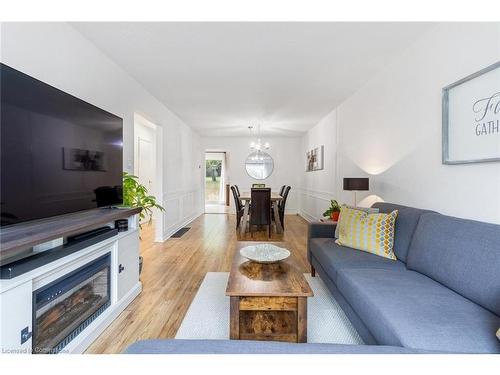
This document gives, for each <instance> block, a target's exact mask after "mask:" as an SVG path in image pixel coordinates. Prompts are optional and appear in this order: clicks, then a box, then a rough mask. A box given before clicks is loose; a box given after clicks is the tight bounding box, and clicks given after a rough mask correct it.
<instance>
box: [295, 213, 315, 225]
mask: <svg viewBox="0 0 500 375" xmlns="http://www.w3.org/2000/svg"><path fill="white" fill-rule="evenodd" d="M298 215H299V216H300V217H302V218H303V219H304V220H306V221H308V222H309V223H311V222H313V221H319V219H318V218H316V217H314V216H312V215H310V214H308V213H307V212H304V211H299V212H298Z"/></svg>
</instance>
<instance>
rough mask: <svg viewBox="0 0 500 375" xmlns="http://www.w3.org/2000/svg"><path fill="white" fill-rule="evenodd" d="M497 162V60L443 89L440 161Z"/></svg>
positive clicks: (499, 119)
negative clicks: (441, 158)
mask: <svg viewBox="0 0 500 375" xmlns="http://www.w3.org/2000/svg"><path fill="white" fill-rule="evenodd" d="M491 161H500V62H497V63H495V64H493V65H490V66H489V67H487V68H485V69H483V70H481V71H479V72H477V73H474V74H472V75H470V76H468V77H465V78H464V79H461V80H460V81H458V82H455V83H453V84H451V85H449V86H446V87H445V88H443V164H466V163H482V162H491Z"/></svg>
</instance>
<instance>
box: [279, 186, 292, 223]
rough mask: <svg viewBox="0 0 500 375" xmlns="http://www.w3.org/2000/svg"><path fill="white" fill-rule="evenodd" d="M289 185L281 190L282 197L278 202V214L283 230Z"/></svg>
mask: <svg viewBox="0 0 500 375" xmlns="http://www.w3.org/2000/svg"><path fill="white" fill-rule="evenodd" d="M290 189H291V187H290V186H287V187H286V188H285V191H284V192H283V195H282V197H283V199H282V200H281V201H280V202H279V204H278V213H279V215H280V221H281V227H282V228H283V230H285V207H286V201H287V199H288V193H289V192H290Z"/></svg>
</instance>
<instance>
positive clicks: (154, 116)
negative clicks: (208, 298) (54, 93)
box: [1, 23, 202, 239]
mask: <svg viewBox="0 0 500 375" xmlns="http://www.w3.org/2000/svg"><path fill="white" fill-rule="evenodd" d="M1 29H2V30H1V60H2V62H3V63H5V64H7V65H9V66H11V67H13V68H15V69H18V70H20V71H22V72H24V73H26V74H29V75H31V76H33V77H35V78H37V79H40V80H41V81H44V82H46V83H48V84H50V85H53V86H55V87H57V88H59V89H61V90H63V91H65V92H68V93H70V94H72V95H75V96H76V97H78V98H81V99H83V100H85V101H87V102H90V103H92V104H94V105H96V106H98V107H100V108H103V109H104V110H107V111H109V112H112V113H114V114H116V115H118V116H120V117H122V118H123V125H124V131H123V138H124V145H123V151H124V154H123V158H124V169H125V170H127V171H129V172H132V171H133V169H134V168H133V163H134V136H133V133H134V113H139V114H141V115H142V116H143V117H145V118H147V119H148V120H150V121H151V122H153V123H154V124H157V125H158V126H159V127H160V128H161V134H163V137H164V141H163V148H162V149H161V150H158V151H159V152H160V157H161V158H162V160H163V165H164V174H163V180H162V181H160V185H161V186H160V188H163V197H160V203H163V205H164V207H165V208H166V213H165V215H164V220H163V221H164V222H163V231H162V233H160V234H161V235H162V236H163V238H166V237H167V236H168V235H170V234H171V233H173V232H175V230H177V229H178V228H179V227H180V226H182V225H184V224H185V223H186V221H188V220H190V219H191V218H193V217H195V216H197V215H198V214H200V213H201V212H202V199H201V179H200V173H201V168H200V165H201V164H202V162H201V155H202V154H201V152H200V142H199V137H198V135H197V134H196V133H195V132H193V131H192V130H191V128H190V127H189V126H187V125H186V124H185V123H183V122H182V121H181V120H180V119H179V118H178V117H177V116H175V115H174V114H173V113H172V112H171V111H170V110H169V109H168V108H166V107H165V106H164V105H163V104H162V103H160V102H159V101H158V100H157V99H156V98H154V97H153V96H152V95H151V94H149V93H148V92H147V91H146V90H145V89H144V88H143V87H142V86H141V85H140V84H139V83H137V82H136V81H135V80H133V79H132V78H131V77H130V76H129V75H128V74H127V73H126V72H125V71H123V70H122V69H121V68H120V67H119V66H118V65H116V64H115V63H114V62H113V61H111V60H110V59H108V58H107V57H106V56H105V55H104V54H103V53H102V52H101V51H100V50H99V49H97V48H96V47H95V46H94V45H93V44H92V43H90V42H89V41H88V40H87V39H85V38H84V37H83V36H82V35H81V34H80V33H78V32H77V31H76V30H75V29H74V28H73V27H71V26H70V25H68V24H65V23H2V25H1ZM158 239H160V238H158Z"/></svg>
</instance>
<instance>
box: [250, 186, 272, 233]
mask: <svg viewBox="0 0 500 375" xmlns="http://www.w3.org/2000/svg"><path fill="white" fill-rule="evenodd" d="M250 198H251V200H250V201H251V202H252V204H251V205H250V235H251V236H252V237H253V231H252V226H253V225H267V226H268V227H269V237H271V224H272V220H271V188H252V190H251V193H250Z"/></svg>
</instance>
